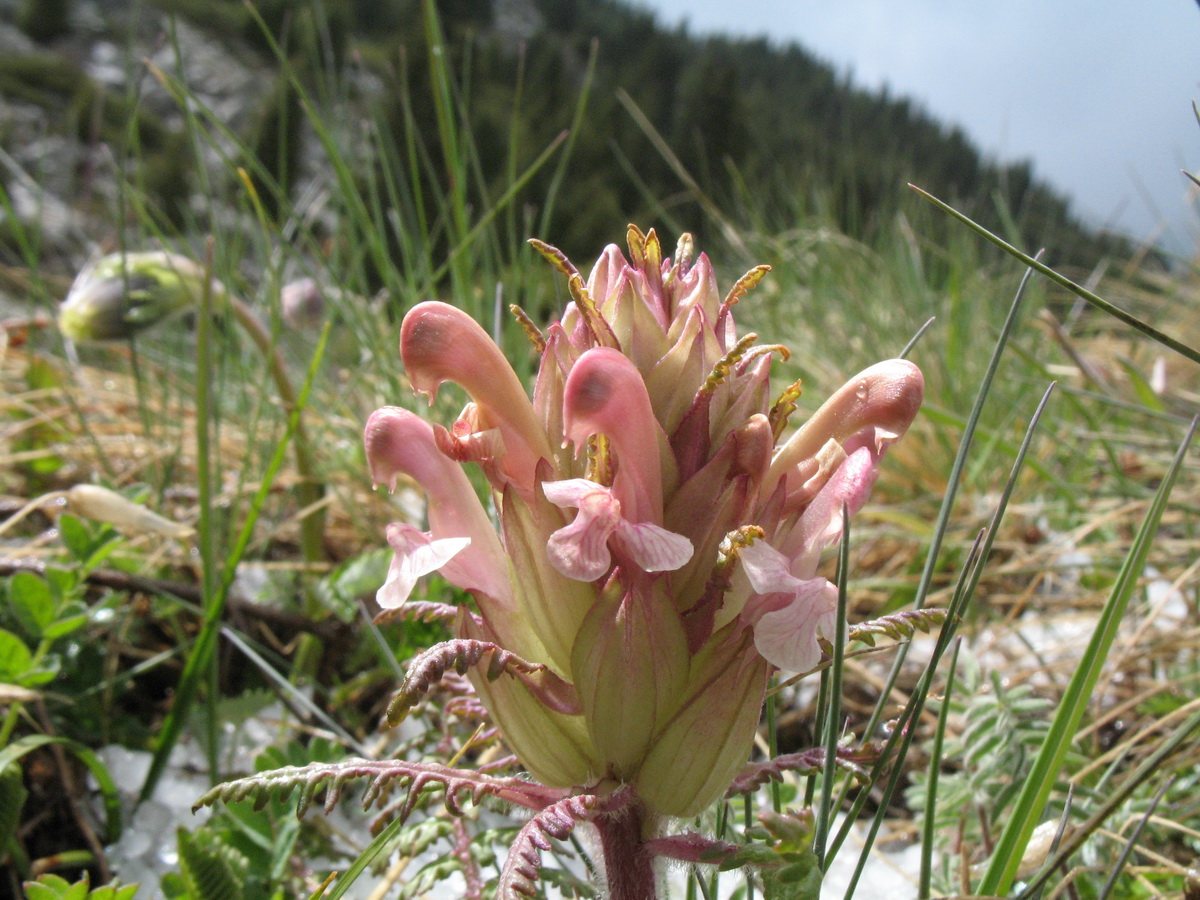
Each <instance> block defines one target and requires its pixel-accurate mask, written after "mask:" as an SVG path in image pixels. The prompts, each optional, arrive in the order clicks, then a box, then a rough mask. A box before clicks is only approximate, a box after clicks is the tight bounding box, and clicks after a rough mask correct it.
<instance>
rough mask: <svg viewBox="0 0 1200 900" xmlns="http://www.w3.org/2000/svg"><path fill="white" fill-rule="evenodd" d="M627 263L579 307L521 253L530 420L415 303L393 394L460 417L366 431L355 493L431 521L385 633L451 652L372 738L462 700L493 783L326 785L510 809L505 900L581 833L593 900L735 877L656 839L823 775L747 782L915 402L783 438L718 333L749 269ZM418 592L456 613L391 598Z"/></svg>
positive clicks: (353, 766)
mask: <svg viewBox="0 0 1200 900" xmlns="http://www.w3.org/2000/svg"><path fill="white" fill-rule="evenodd" d="M628 238H629V241H628V242H629V256H628V257H626V256H625V255H623V253H622V252H621V250H620V249H619V248H618V247H616V246H609V247H608V248H607V249H606V250H605V251H604V253H603V254H602V255H601V256H600V258H599V260H598V261H597V262H596V264H595V266H594V267H593V268H592V271H591V273H590V275H589V277H588V279H587V280H586V282H585V281H584V279H583V277H582V276H581V275H580V273H579V272H578V271H577V270H576V269H575V267H574V266H573V265H572V264H571V263H570V262H569V261H568V260H567V259H566V257H565V256H563V255H562V254H561V253H560V252H559V251H557V250H556V249H554V248H552V247H550V246H548V245H544V244H541V243H540V242H535V245H536V246H537V248H538V249H539V250H540V251H541V252H542V254H543V255H545V256H546V257H547V258H548V259H549V260H550V261H551V262H552V263H553V264H554V265H555V266H556V268H557V269H558V270H559V271H560V272H561V273H562V274H563V275H565V276H566V278H567V284H568V288H569V291H570V294H571V298H572V301H571V302H570V303H569V304H568V305H567V307H566V309H565V310H564V312H563V314H562V317H561V319H560V320H558V321H556V322H553V323H552V324H551V325H549V327H547V328H546V329H545V330H544V331H539V330H538V329H537V328H536V327H535V326H534V325H533V324H532V322H531V321H530V320H529V319H528V318H527V317H526V316H525V315H524V314H523V313H521V312H520V311H519V310H517V311H515V312H517V314H518V317H519V318H520V319H521V321H522V323H523V324H524V326H525V328H526V330H527V332H528V334H529V337H530V339H531V341H532V343H533V345H534V347H535V348H536V350H537V352H538V354H539V355H540V366H539V369H538V373H537V378H536V383H535V385H534V389H533V395H532V398H530V396H529V395H528V394H527V392H526V389H525V387H524V386H523V385H522V383H521V380H520V379H519V378H518V376H517V375H516V373H515V372H514V370H513V368H512V366H511V365H510V364H509V362H508V361H507V360H506V359H505V356H504V354H503V353H502V352H501V351H500V349H499V348H498V347H497V345H496V344H495V343H494V342H493V340H492V339H491V338H490V337H489V336H488V335H487V333H486V332H485V331H484V330H483V328H481V327H480V325H479V324H478V323H477V322H476V321H475V320H474V319H473V318H471V317H470V316H469V315H468V314H466V313H465V312H463V311H462V310H460V309H457V308H456V307H454V306H450V305H447V304H445V303H441V302H426V303H421V304H419V305H418V306H416V307H414V308H413V309H412V310H410V311H409V313H408V314H407V315H406V316H405V318H404V322H403V325H402V328H401V337H400V353H401V357H402V359H403V364H404V370H405V373H406V374H407V376H408V379H409V381H410V382H411V384H412V387H413V388H414V389H415V390H416V391H418V392H419V393H422V394H425V395H426V396H428V397H429V398H430V399H431V400H432V399H433V398H434V397H435V396H436V394H437V392H438V390H439V387H440V386H441V385H443V384H444V383H445V382H453V383H456V384H457V385H459V386H460V387H461V388H463V389H464V390H465V391H466V393H467V394H468V395H469V397H470V402H468V403H467V405H466V407H465V408H464V409H463V411H462V413H461V415H459V417H458V418H457V420H456V421H455V422H453V423H452V424H451V425H450V426H449V427H444V426H442V425H438V424H431V423H429V422H428V421H426V420H425V419H424V418H423V417H422V416H421V415H419V414H417V413H415V412H412V411H410V410H408V409H405V408H402V407H400V406H387V407H384V408H382V409H378V410H376V411H375V412H374V413H373V414H372V415H371V416H370V418H369V419H368V421H367V424H366V428H365V435H364V439H365V446H366V456H367V461H368V465H369V467H370V473H371V478H372V480H373V481H374V482H375V483H376V484H379V485H384V486H386V487H387V488H389V489H393V490H394V489H395V488H396V487H397V486H398V485H400V484H401V483H404V484H409V483H415V484H416V485H417V486H419V487H420V488H421V489H423V491H424V492H425V495H426V497H427V519H428V528H427V529H426V530H422V529H421V528H420V527H417V526H416V525H413V524H411V523H408V522H394V523H392V524H391V525H389V526H388V527H387V542H388V544H389V545H390V547H391V549H392V551H393V557H392V561H391V565H390V569H389V571H388V574H387V579H386V583H384V584H383V586H382V587H381V588H380V589H379V592H378V597H377V599H378V602H379V605H380V606H381V607H382V608H383V610H384V612H383V613H382V615H381V617H380V618H381V620H382V621H391V620H394V619H397V618H403V617H412V618H420V619H429V618H440V619H442V620H444V621H446V622H447V623H448V624H449V627H450V628H451V630H452V632H453V637H451V638H450V639H449V640H446V641H444V642H442V643H439V644H437V645H436V646H434V647H432V648H431V649H429V650H427V651H425V652H423V653H421V654H420V655H418V656H417V657H416V658H415V659H414V660H412V661H411V662H410V664H409V667H408V671H407V676H406V678H405V681H404V683H403V685H402V686H401V688H400V690H399V692H398V693H397V694H396V696H395V697H394V698H393V701H392V703H391V706H390V708H389V718H390V719H391V720H392V721H393V722H398V721H400V720H401V719H403V718H404V717H405V715H406V714H407V713H408V711H409V710H411V709H412V708H413V707H414V706H416V705H417V704H418V703H419V702H420V701H421V700H422V699H423V698H424V697H425V696H426V695H427V694H429V693H430V692H431V691H433V690H435V689H438V688H439V687H440V688H441V689H447V687H448V688H449V689H450V690H451V691H452V692H453V691H455V690H457V691H459V692H460V694H461V693H462V691H464V690H465V691H467V692H468V695H467V696H460V697H459V698H458V700H457V702H458V703H459V708H460V709H462V708H465V707H464V706H463V704H464V703H465V704H467V705H468V706H469V705H472V704H473V705H474V707H475V708H477V711H478V712H479V713H480V714H483V713H484V712H486V715H487V717H488V719H489V720H490V722H491V723H492V724H493V725H494V726H495V728H496V729H497V733H498V736H499V737H500V738H501V739H502V741H503V744H504V745H505V746H506V747H507V748H508V749H509V750H510V751H511V754H512V756H510V757H508V758H507V759H502V760H499V761H493V762H492V763H491V764H489V765H488V766H484V767H481V768H478V769H467V768H453V767H452V766H447V765H443V764H441V763H433V762H427V761H426V762H405V761H399V760H386V761H379V762H372V761H366V760H363V761H352V763H347V764H342V765H341V766H340V767H338V768H337V769H336V770H335V769H333V768H330V769H328V771H326V770H325V769H322V772H321V773H320V776H321V778H325V779H327V780H328V781H329V782H331V783H332V784H333V785H334V787H335V788H336V786H337V785H340V784H341V783H342V782H343V781H345V780H347V779H349V778H353V777H362V776H367V777H375V778H376V786H375V787H373V788H372V789H371V790H369V791H368V800H371V799H374V798H377V797H378V795H379V788H380V785H382V784H383V783H384V782H385V781H386V780H387V779H391V778H396V777H399V778H401V779H402V780H403V781H405V782H406V783H407V784H408V786H409V794H408V797H409V799H408V800H406V801H404V802H403V803H402V804H400V806H399V808H398V809H396V810H394V811H395V812H397V813H398V814H399V816H400V817H401V818H403V816H405V815H407V814H408V813H409V812H410V811H411V810H412V809H413V806H414V804H415V800H414V799H413V798H414V797H415V795H417V794H419V793H420V792H421V790H422V789H423V788H424V787H426V786H428V785H441V786H442V787H444V788H445V792H446V802H447V804H448V805H449V806H450V807H451V809H452V811H457V810H458V809H460V807H459V803H460V802H461V797H462V796H463V795H469V796H470V797H471V798H472V799H474V800H476V801H478V800H480V799H481V798H482V797H484V796H488V795H491V796H494V797H497V798H500V799H501V800H503V801H505V802H508V803H511V804H515V805H516V806H519V807H523V808H525V809H526V810H528V811H529V812H530V814H531V815H530V818H529V819H528V820H527V821H526V823H525V824H524V826H523V827H522V828H521V829H520V831H519V832H518V834H517V836H516V839H515V840H514V842H513V843H512V845H511V847H510V848H509V850H508V854H507V858H506V861H505V863H504V865H503V869H502V871H501V875H500V879H499V890H498V894H497V896H500V897H515V896H517V895H532V894H533V893H534V892H535V889H536V880H537V878H538V875H539V870H540V867H541V864H542V861H541V852H542V851H545V850H547V849H549V848H550V846H551V845H550V843H549V840H548V838H551V837H553V838H558V839H562V838H565V837H567V836H568V835H569V834H570V833H571V832H572V831H573V829H575V828H576V827H577V826H580V825H582V824H586V826H587V828H586V830H587V831H588V832H589V833H590V835H591V837H592V841H591V846H592V848H593V851H594V856H595V857H596V859H597V860H598V862H599V864H600V865H599V867H600V869H601V874H602V877H603V879H604V885H605V888H606V890H607V896H608V897H610V898H613V900H647V898H654V897H657V896H659V887H660V883H659V879H660V878H661V877H662V872H663V867H662V864H661V862H660V861H661V860H681V861H684V862H687V863H692V864H705V863H713V864H724V865H734V864H736V865H741V864H745V863H747V862H753V861H754V860H753V859H750V858H749V857H747V856H746V855H745V853H744V852H743V851H744V847H739V846H738V845H735V844H730V843H727V842H725V841H724V840H719V839H717V838H715V837H708V836H705V835H703V834H700V833H695V832H692V831H682V832H680V831H673V828H672V823H673V822H678V821H679V820H683V819H692V818H694V817H697V816H698V815H700V814H701V813H702V812H704V811H705V810H706V809H707V808H708V807H710V806H711V805H712V804H713V803H714V801H717V800H719V799H721V798H722V797H725V796H730V795H733V794H737V793H747V792H752V791H754V790H755V789H756V788H757V787H758V786H760V785H761V784H762V783H763V782H764V781H766V780H767V779H768V778H770V777H776V778H777V777H778V776H779V772H780V771H782V770H783V769H785V768H788V767H793V768H803V767H806V768H807V769H809V770H812V769H813V768H814V766H815V765H816V764H819V763H820V760H821V758H822V754H821V751H819V750H818V751H815V753H816V754H817V755H816V756H814V755H813V754H792V755H791V756H790V757H788V758H780V759H776V760H770V761H766V762H760V763H757V764H755V765H750V763H749V761H750V758H751V753H752V747H753V744H754V741H755V734H756V731H757V729H758V727H759V721H760V717H761V715H762V710H763V706H764V700H765V697H766V695H767V691H768V685H769V682H770V680H771V678H772V676H773V675H774V674H775V673H777V672H780V671H782V672H786V673H805V672H809V671H812V670H814V669H817V668H819V667H820V666H822V665H823V664H825V663H826V662H827V660H828V651H829V649H830V646H831V642H832V641H833V640H834V639H835V637H836V636H837V635H838V632H839V629H845V627H846V624H845V623H844V622H839V621H838V617H837V607H838V604H837V601H838V591H837V588H836V587H835V586H834V585H833V584H832V583H831V582H830V581H829V580H828V579H827V578H825V577H824V576H823V575H821V574H820V573H819V571H818V570H819V563H820V561H821V558H822V554H823V553H824V551H826V550H827V549H828V548H829V547H830V546H831V545H832V544H834V543H835V542H837V541H838V539H839V537H840V535H841V534H842V530H843V527H844V525H843V515H844V514H845V513H849V514H853V513H854V512H855V511H857V510H858V509H859V508H860V507H861V506H862V505H863V503H864V502H865V501H866V499H867V497H868V495H869V493H870V491H871V487H872V485H873V483H874V481H875V477H876V473H877V470H878V467H879V464H880V459H881V457H882V456H883V454H884V453H885V451H886V450H887V448H888V447H889V446H890V445H891V444H892V443H894V442H895V441H897V440H899V439H900V437H901V436H902V435H903V434H904V433H905V431H906V430H907V429H908V427H909V425H910V424H911V423H912V421H913V418H914V416H915V415H916V413H917V411H918V409H919V407H920V404H921V399H922V394H923V389H924V382H923V378H922V375H921V371H920V370H919V369H918V368H917V366H915V365H913V364H912V363H910V362H907V361H905V360H900V359H893V360H888V361H886V362H881V363H877V364H875V365H873V366H871V367H869V368H867V369H865V370H864V371H862V372H860V373H859V374H857V375H855V376H854V377H853V378H852V379H850V381H848V382H847V383H846V384H845V385H844V386H843V387H842V388H841V389H839V390H838V391H837V392H836V393H834V394H833V396H831V397H830V398H829V399H828V400H827V401H826V402H825V403H824V404H823V405H821V406H820V408H819V409H818V410H817V411H816V412H815V413H814V414H813V415H812V416H811V417H809V418H808V420H807V421H805V422H803V423H801V424H800V425H799V427H796V428H792V427H791V424H792V423H790V421H789V419H790V417H791V414H792V413H793V412H794V411H795V408H796V407H795V401H796V399H797V397H798V396H799V391H800V388H799V384H798V383H797V384H793V385H791V386H789V387H787V388H785V389H784V390H783V392H782V395H781V396H779V397H777V398H776V397H773V395H772V388H771V380H770V375H771V365H772V362H773V360H775V359H777V358H784V359H786V358H787V356H788V351H787V350H786V349H785V348H784V347H782V346H779V345H773V344H760V343H759V341H758V336H757V335H755V334H739V333H738V330H737V328H736V325H735V322H734V312H735V308H736V306H737V304H738V302H739V301H740V300H741V299H742V298H743V297H744V295H745V294H746V293H747V291H749V290H750V289H751V288H753V287H754V285H755V284H756V283H757V282H758V281H759V280H760V279H761V278H762V277H763V275H764V274H765V273H766V271H767V267H765V266H760V267H757V268H755V269H753V270H751V271H750V272H749V273H747V274H746V275H745V276H744V277H743V278H742V279H740V280H739V281H738V282H737V283H736V284H735V285H734V287H733V289H732V290H730V291H729V292H728V293H727V294H724V295H723V294H722V293H720V291H719V290H718V287H717V283H716V279H715V277H714V273H713V268H712V265H711V264H710V262H709V260H708V259H707V257H706V256H704V255H703V254H701V255H698V256H697V255H695V253H694V248H693V243H692V239H691V237H690V235H684V236H683V237H682V238H681V239H680V240H679V242H678V246H677V248H676V251H675V254H674V257H673V258H667V257H666V256H665V255H664V253H663V250H662V246H661V244H660V242H659V239H658V236H657V235H656V234H655V232H654V231H653V230H651V231H650V232H649V233H642V232H641V231H640V230H638V229H637V228H635V227H632V226H631V227H630V229H629V233H628ZM471 466H476V467H478V469H479V470H480V471H481V472H482V473H483V475H484V476H485V477H486V480H487V483H488V486H489V487H490V492H489V495H490V496H489V502H484V501H481V499H480V496H479V494H478V493H477V491H476V489H475V487H474V486H473V484H472V480H471V478H470V477H469V475H468V468H469V467H471ZM435 572H436V573H438V574H440V576H441V577H442V578H444V579H445V580H446V581H447V582H449V583H450V584H452V585H454V586H456V587H457V588H459V589H461V590H462V591H463V592H465V593H466V594H467V595H469V596H470V598H471V600H472V601H473V602H464V603H460V604H458V605H450V604H442V603H437V602H430V601H427V600H416V599H410V597H411V595H412V593H413V590H414V588H415V586H416V585H417V583H418V581H419V580H420V579H422V578H423V577H424V576H427V575H430V574H432V573H435ZM842 633H843V634H844V631H843V632H842ZM464 674H465V675H466V676H467V678H468V679H469V686H468V685H467V684H466V682H465V681H464V679H462V678H461V677H460V676H461V675H464ZM471 688H473V691H472V690H471ZM479 707H481V708H479ZM506 769H507V770H508V771H514V770H515V771H520V772H523V773H525V774H524V775H522V776H521V777H516V776H506V775H500V774H497V773H498V772H503V771H505V770H506ZM313 780H314V781H315V780H319V779H317V778H316V776H314V779H313ZM335 793H336V791H334V790H331V791H330V796H331V797H332V796H333V795H334V794H335ZM225 794H228V791H225ZM310 794H311V791H310ZM329 802H332V800H330V801H329ZM797 822H800V823H801V825H800V826H798V825H797V824H796V823H797ZM802 822H803V817H801V818H800V819H795V820H793V822H792V825H791V826H788V827H790V828H792V830H793V831H795V830H796V829H797V828H798V827H799V829H800V831H801V832H803V830H804V829H803V827H801V826H802ZM776 824H777V825H778V824H779V823H778V822H777V823H776ZM784 830H785V831H786V830H787V829H786V828H785V829H784ZM810 838H811V834H810ZM778 843H779V842H778V841H777V844H778ZM785 843H786V841H785ZM795 843H796V841H795V840H793V841H792V844H795ZM468 893H469V894H470V895H471V896H480V895H481V885H480V883H478V882H477V881H472V880H471V879H470V878H469V879H468Z"/></svg>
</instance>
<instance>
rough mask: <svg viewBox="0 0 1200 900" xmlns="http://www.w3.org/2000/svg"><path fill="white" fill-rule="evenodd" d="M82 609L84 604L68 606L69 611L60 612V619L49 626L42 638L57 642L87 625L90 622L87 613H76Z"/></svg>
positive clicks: (73, 603)
mask: <svg viewBox="0 0 1200 900" xmlns="http://www.w3.org/2000/svg"><path fill="white" fill-rule="evenodd" d="M80 607H82V604H80V603H75V602H72V603H70V604H68V606H67V609H65V610H63V611H62V612H60V614H59V616H60V617H59V619H58V620H57V621H55V622H52V623H51V624H50V625H49V626H47V628H46V630H45V631H43V632H42V636H43V637H44V638H46V640H48V641H56V640H58V639H59V638H60V637H65V636H66V635H68V634H70V633H71V632H72V631H76V630H78V629H79V628H82V627H83V626H84V625H86V624H87V622H88V616H87V613H86V612H75V610H77V609H79V608H80ZM64 613H66V614H65V615H64Z"/></svg>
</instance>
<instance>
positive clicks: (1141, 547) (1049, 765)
mask: <svg viewBox="0 0 1200 900" xmlns="http://www.w3.org/2000/svg"><path fill="white" fill-rule="evenodd" d="M1195 432H1196V421H1195V420H1193V422H1192V425H1191V427H1190V428H1189V429H1188V432H1187V435H1186V436H1185V437H1184V439H1183V442H1182V443H1181V444H1180V445H1179V452H1178V453H1177V454H1176V455H1175V459H1174V461H1173V462H1172V464H1171V468H1170V470H1169V471H1168V472H1167V474H1166V476H1165V477H1164V478H1163V480H1162V484H1161V485H1159V489H1158V492H1157V493H1156V494H1155V496H1154V500H1153V501H1152V502H1151V504H1150V508H1149V510H1148V511H1147V513H1146V518H1145V520H1144V521H1143V522H1142V527H1141V528H1140V529H1139V530H1138V534H1137V537H1136V538H1135V539H1134V542H1133V546H1132V547H1131V548H1130V550H1129V553H1128V555H1127V556H1126V557H1125V562H1124V564H1123V565H1122V566H1121V571H1120V572H1119V573H1118V575H1117V581H1116V584H1114V585H1113V590H1112V594H1111V595H1110V596H1109V598H1108V601H1107V602H1106V603H1105V605H1104V609H1103V610H1102V611H1101V614H1100V620H1099V622H1098V623H1097V625H1096V630H1095V632H1094V633H1093V634H1092V639H1091V641H1090V642H1089V643H1088V648H1087V651H1086V652H1085V653H1084V656H1083V659H1082V660H1081V661H1080V664H1079V667H1078V668H1077V669H1076V670H1075V674H1074V675H1073V676H1072V677H1071V681H1070V683H1069V684H1068V685H1067V689H1066V691H1065V693H1064V694H1063V698H1062V701H1061V703H1060V704H1059V707H1058V711H1057V713H1056V714H1055V716H1054V721H1053V722H1052V723H1051V725H1050V731H1049V732H1048V733H1047V735H1046V740H1045V742H1044V743H1043V744H1042V747H1041V749H1040V750H1039V751H1038V755H1037V758H1036V759H1035V760H1034V763H1033V767H1032V769H1031V770H1030V773H1029V778H1028V780H1027V781H1026V782H1025V786H1024V787H1023V788H1022V790H1021V793H1020V795H1019V796H1018V798H1017V802H1016V805H1015V807H1014V808H1013V811H1012V814H1011V816H1010V817H1009V820H1008V823H1007V824H1006V825H1005V826H1004V830H1003V832H1002V833H1001V835H1000V839H999V841H997V843H996V850H995V852H994V853H993V855H992V858H991V861H990V862H989V863H988V867H987V870H986V871H985V872H984V876H983V880H982V881H981V882H980V884H979V888H978V891H979V893H981V894H985V895H1002V894H1004V893H1006V892H1007V891H1008V889H1009V888H1010V887H1011V886H1012V883H1013V880H1014V879H1015V878H1016V874H1017V868H1018V867H1019V866H1020V864H1021V857H1022V855H1023V854H1024V852H1025V846H1026V845H1027V844H1028V843H1029V837H1030V835H1032V834H1033V830H1034V828H1036V827H1037V825H1038V821H1039V820H1040V819H1041V816H1042V811H1043V810H1044V809H1045V807H1046V801H1047V800H1049V798H1050V792H1051V791H1052V790H1053V788H1054V779H1055V777H1056V776H1057V775H1058V773H1059V771H1060V770H1061V769H1062V764H1063V760H1064V759H1065V758H1066V755H1067V750H1068V748H1069V747H1070V745H1071V742H1072V740H1073V739H1074V736H1075V732H1076V731H1077V730H1078V728H1079V722H1080V720H1081V719H1082V718H1083V713H1084V710H1085V709H1086V708H1087V703H1088V700H1089V699H1090V698H1091V695H1092V691H1093V689H1094V688H1095V686H1096V681H1097V679H1099V677H1100V671H1101V669H1102V668H1103V666H1104V661H1105V660H1106V659H1107V658H1108V652H1109V650H1110V648H1111V647H1112V643H1113V640H1114V639H1115V638H1116V635H1117V628H1118V626H1119V625H1120V623H1121V619H1122V617H1123V616H1124V615H1125V610H1126V609H1127V608H1128V607H1129V601H1130V600H1131V599H1132V597H1133V593H1134V590H1135V589H1136V588H1137V583H1138V578H1139V577H1140V576H1141V574H1142V572H1143V570H1144V569H1145V567H1146V558H1147V556H1148V555H1149V553H1150V546H1151V544H1152V543H1153V542H1154V535H1155V532H1156V531H1157V530H1158V524H1159V521H1160V520H1161V519H1162V515H1163V512H1164V510H1165V509H1166V507H1167V499H1168V498H1169V497H1170V494H1171V489H1172V488H1173V487H1174V485H1175V480H1176V478H1177V477H1178V475H1179V470H1180V468H1181V467H1182V465H1183V460H1184V457H1185V456H1186V454H1187V450H1188V447H1189V445H1190V444H1191V441H1192V436H1193V435H1194V434H1195Z"/></svg>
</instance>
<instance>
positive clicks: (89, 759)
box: [0, 734, 121, 844]
mask: <svg viewBox="0 0 1200 900" xmlns="http://www.w3.org/2000/svg"><path fill="white" fill-rule="evenodd" d="M48 744H57V745H58V746H60V747H65V748H66V749H68V750H70V751H71V752H72V753H73V754H75V756H76V757H78V759H79V761H80V762H82V763H83V764H84V765H85V766H87V769H88V771H89V772H91V773H92V777H94V778H95V779H96V785H97V786H98V787H99V789H100V795H101V796H102V797H103V798H104V815H105V819H106V823H105V843H106V844H115V843H116V842H117V839H118V838H120V836H121V798H120V796H119V795H118V794H117V785H116V782H114V781H113V779H112V775H110V774H109V771H108V767H107V766H105V765H104V763H103V762H101V761H100V757H98V756H97V755H96V754H95V753H94V752H92V750H91V749H90V748H88V747H86V746H84V745H83V744H81V743H79V742H78V741H73V740H71V739H70V738H65V737H57V736H55V735H49V734H27V735H25V737H23V738H18V739H17V740H15V741H13V742H12V743H11V744H9V745H8V746H7V747H5V748H4V749H3V750H0V771H3V770H4V769H7V768H8V767H9V766H10V765H12V764H14V763H15V762H16V761H17V760H19V759H20V758H21V757H22V756H24V755H25V754H26V753H29V752H30V751H32V750H36V749H37V748H38V747H45V746H46V745H48Z"/></svg>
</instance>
